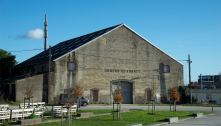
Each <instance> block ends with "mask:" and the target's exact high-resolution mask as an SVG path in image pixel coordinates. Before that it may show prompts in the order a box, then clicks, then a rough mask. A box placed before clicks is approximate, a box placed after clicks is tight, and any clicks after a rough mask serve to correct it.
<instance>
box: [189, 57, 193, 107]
mask: <svg viewBox="0 0 221 126" xmlns="http://www.w3.org/2000/svg"><path fill="white" fill-rule="evenodd" d="M188 63H189V85H190V103H191V104H192V85H191V69H190V63H192V61H190V54H189V55H188Z"/></svg>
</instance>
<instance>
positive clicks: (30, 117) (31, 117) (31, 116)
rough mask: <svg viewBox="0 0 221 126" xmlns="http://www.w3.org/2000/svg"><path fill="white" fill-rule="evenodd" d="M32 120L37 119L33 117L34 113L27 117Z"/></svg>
mask: <svg viewBox="0 0 221 126" xmlns="http://www.w3.org/2000/svg"><path fill="white" fill-rule="evenodd" d="M34 118H38V116H37V115H35V114H34V113H32V114H31V115H30V116H28V119H34Z"/></svg>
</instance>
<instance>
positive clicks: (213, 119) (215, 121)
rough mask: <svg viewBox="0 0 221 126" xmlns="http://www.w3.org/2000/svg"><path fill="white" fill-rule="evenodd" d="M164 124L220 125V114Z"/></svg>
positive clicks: (170, 125)
mask: <svg viewBox="0 0 221 126" xmlns="http://www.w3.org/2000/svg"><path fill="white" fill-rule="evenodd" d="M164 126H221V114H219V115H214V116H209V117H202V118H195V119H190V120H186V121H182V122H177V123H172V124H167V125H164Z"/></svg>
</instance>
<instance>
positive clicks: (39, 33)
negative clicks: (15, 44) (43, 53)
mask: <svg viewBox="0 0 221 126" xmlns="http://www.w3.org/2000/svg"><path fill="white" fill-rule="evenodd" d="M43 35H44V32H43V30H41V29H35V30H30V31H28V32H27V34H24V35H22V36H18V37H17V38H31V39H41V38H42V37H43Z"/></svg>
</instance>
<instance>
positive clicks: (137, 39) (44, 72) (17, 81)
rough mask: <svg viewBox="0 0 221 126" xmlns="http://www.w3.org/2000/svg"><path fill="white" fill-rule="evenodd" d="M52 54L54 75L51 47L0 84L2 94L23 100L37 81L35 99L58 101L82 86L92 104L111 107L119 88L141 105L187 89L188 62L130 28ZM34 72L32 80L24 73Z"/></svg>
mask: <svg viewBox="0 0 221 126" xmlns="http://www.w3.org/2000/svg"><path fill="white" fill-rule="evenodd" d="M51 54H52V57H51V72H50V74H48V71H49V49H47V50H45V51H43V52H41V53H39V54H38V55H36V56H34V57H32V58H30V59H28V60H26V61H24V62H22V63H20V64H18V65H17V66H15V67H13V68H12V72H13V74H14V75H13V76H14V77H13V78H9V79H6V80H3V81H1V88H2V90H3V91H5V92H7V91H9V94H8V95H11V96H13V97H14V96H15V100H16V101H20V102H21V101H23V100H24V94H23V93H22V92H23V90H24V86H25V85H28V84H32V83H33V85H34V89H35V94H34V101H45V102H47V101H48V102H49V103H57V102H58V99H59V96H60V94H61V93H63V92H64V89H67V88H68V87H73V85H75V84H78V85H80V86H81V87H82V88H83V91H84V92H83V95H84V97H86V98H87V99H89V100H90V102H105V103H111V102H112V99H113V97H112V92H113V90H114V89H116V88H117V86H118V84H120V86H121V88H122V90H123V98H124V101H123V103H124V104H137V103H144V102H146V101H147V100H150V99H151V97H152V96H153V95H156V96H157V101H158V102H167V101H168V100H169V95H168V93H169V92H168V89H169V88H171V87H174V86H175V87H177V86H179V85H183V64H181V63H180V62H179V61H177V60H175V59H174V58H173V57H171V56H170V55H168V54H167V53H165V52H164V51H162V50H160V49H159V48H157V47H156V46H155V45H153V44H152V43H150V42H149V41H148V40H146V39H145V38H143V37H142V36H141V35H139V34H138V33H136V32H135V31H133V30H132V29H131V28H129V27H128V26H127V25H125V24H120V25H116V26H113V27H109V28H106V29H103V30H100V31H96V32H93V33H90V34H87V35H83V36H80V37H77V38H74V39H70V40H67V41H64V42H60V43H58V44H57V45H55V46H53V47H51ZM30 68H33V69H32V72H33V73H35V74H34V75H33V76H31V77H25V76H24V75H20V74H21V73H20V72H19V70H25V69H30ZM48 75H49V79H48ZM48 80H49V81H48Z"/></svg>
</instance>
